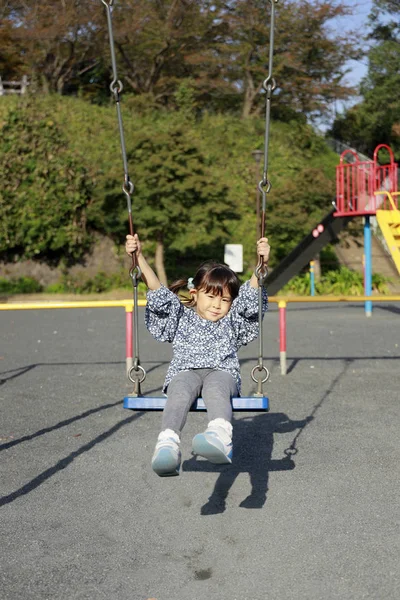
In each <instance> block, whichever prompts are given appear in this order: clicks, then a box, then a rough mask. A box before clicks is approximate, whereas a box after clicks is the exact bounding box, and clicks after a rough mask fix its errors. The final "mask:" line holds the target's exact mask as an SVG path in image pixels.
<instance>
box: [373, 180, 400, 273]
mask: <svg viewBox="0 0 400 600" xmlns="http://www.w3.org/2000/svg"><path fill="white" fill-rule="evenodd" d="M382 194H385V196H387V198H388V199H389V202H390V206H391V209H392V210H381V209H379V210H377V211H376V219H377V221H378V224H379V227H380V228H381V231H382V233H383V237H384V238H385V241H386V243H387V247H388V248H389V250H390V253H391V255H392V258H393V260H394V263H395V265H396V268H397V270H398V272H399V273H400V211H399V209H398V208H397V206H396V204H395V202H394V200H393V196H398V195H399V194H400V192H392V193H390V192H388V191H387V190H385V191H384V192H375V195H376V196H377V195H382Z"/></svg>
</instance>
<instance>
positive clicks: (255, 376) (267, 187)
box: [251, 0, 279, 396]
mask: <svg viewBox="0 0 400 600" xmlns="http://www.w3.org/2000/svg"><path fill="white" fill-rule="evenodd" d="M278 2H279V0H270V3H271V20H270V37H269V60H268V75H267V77H266V79H265V80H264V81H263V84H262V87H263V89H264V91H265V92H266V94H265V137H264V171H263V178H262V180H261V181H260V182H259V184H258V189H259V191H260V192H261V197H262V204H261V226H260V233H261V237H264V236H265V214H266V208H267V206H266V205H267V194H269V192H270V191H271V187H272V185H271V182H270V180H269V179H268V158H269V156H268V151H269V134H270V124H271V97H272V92H273V91H274V90H275V88H276V81H275V79H274V78H273V76H272V70H273V57H274V30H275V5H276V4H278ZM255 275H256V277H257V280H258V327H259V331H258V340H259V356H258V364H257V365H256V366H255V367H254V368H253V370H252V371H251V378H252V380H253V381H254V382H255V383H257V393H256V394H255V395H256V396H263V395H264V394H263V391H262V386H263V383H265V382H266V381H268V379H269V375H270V374H269V371H268V369H267V367H265V366H264V363H263V354H264V351H263V313H262V303H263V294H262V292H263V285H264V283H265V279H266V278H267V276H268V268H267V266H266V265H265V264H264V260H263V257H262V256H260V258H259V260H258V264H257V267H256V269H255Z"/></svg>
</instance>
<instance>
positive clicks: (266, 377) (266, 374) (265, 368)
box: [251, 365, 269, 383]
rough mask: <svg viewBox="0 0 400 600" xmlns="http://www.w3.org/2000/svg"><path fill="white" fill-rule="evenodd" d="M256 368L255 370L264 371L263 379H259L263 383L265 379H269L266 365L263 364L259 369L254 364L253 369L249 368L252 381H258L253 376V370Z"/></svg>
mask: <svg viewBox="0 0 400 600" xmlns="http://www.w3.org/2000/svg"><path fill="white" fill-rule="evenodd" d="M256 370H257V371H265V377H264V379H262V380H261V383H265V382H266V381H268V379H269V371H268V369H267V367H264V365H263V366H262V367H261V369H260V367H259V366H258V365H256V366H255V367H253V369H252V370H251V378H252V380H253V381H254V383H258V379H256V378H255V377H254V372H255V371H256Z"/></svg>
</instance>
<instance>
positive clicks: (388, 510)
mask: <svg viewBox="0 0 400 600" xmlns="http://www.w3.org/2000/svg"><path fill="white" fill-rule="evenodd" d="M140 319H141V322H142V320H143V309H140ZM264 322H265V362H266V364H267V366H268V367H269V368H270V370H271V379H270V381H269V383H268V384H266V386H265V390H266V392H267V394H268V396H269V398H270V403H271V411H270V412H269V413H268V414H266V413H236V414H235V421H234V462H233V465H232V466H225V465H223V466H214V465H211V464H209V463H207V462H206V461H203V460H199V459H197V458H196V457H193V456H191V439H192V437H193V436H194V435H195V434H196V433H198V432H199V431H202V430H203V429H204V428H205V426H206V421H207V419H206V415H205V413H199V412H197V413H190V414H189V418H188V422H187V424H186V427H185V429H184V432H183V436H182V438H183V443H182V449H183V459H184V460H183V466H182V472H181V475H180V476H179V477H175V478H159V477H157V476H156V475H155V474H154V473H153V472H152V470H151V467H150V460H151V456H152V453H153V448H154V444H155V441H156V438H157V435H158V432H159V427H160V422H161V414H160V413H159V412H132V411H128V410H125V409H123V408H122V398H123V396H124V395H125V394H126V393H127V392H129V391H130V389H131V386H130V385H128V384H127V383H126V379H125V342H124V339H125V331H124V328H125V315H124V311H123V310H121V309H85V310H82V309H81V310H48V311H21V312H18V311H15V312H0V331H1V350H0V357H1V358H0V380H1V386H0V398H1V409H2V415H1V430H0V438H1V440H0V444H1V447H0V449H1V451H2V452H1V459H2V460H1V479H0V481H1V492H2V499H1V502H0V505H1V545H0V552H1V584H0V597H1V598H2V600H21V599H23V600H28V599H35V600H36V599H40V600H42V599H51V600H64V599H68V600H70V599H78V598H79V599H88V600H89V599H90V600H92V599H93V600H94V599H96V600H97V599H99V600H101V599H103V598H107V599H111V600H113V599H116V600H125V599H126V600H128V599H129V600H147V599H150V598H151V599H157V600H214V599H215V600H265V599H269V598H271V599H274V600H290V599H292V598H293V599H296V600H303V599H304V600H317V599H318V600H319V599H321V600H322V599H324V600H325V599H328V600H329V599H343V600H349V599H350V600H358V599H366V598H367V599H369V598H370V599H373V600H384V599H391V600H397V599H398V598H399V597H400V574H399V556H400V548H399V545H400V544H399V496H400V476H399V475H400V474H399V446H400V445H399V441H398V436H399V400H400V360H399V359H400V305H399V304H397V305H396V304H388V305H382V304H379V305H378V304H377V305H376V306H374V311H373V316H372V318H369V319H368V318H366V317H365V315H364V309H363V306H362V305H361V304H338V305H331V304H329V305H328V304H327V305H320V304H316V305H315V304H313V305H306V304H299V305H289V308H288V368H289V372H288V374H287V375H286V376H284V377H283V376H281V374H280V368H279V342H278V311H277V308H276V306H275V305H273V306H271V309H270V311H269V313H268V314H267V316H266V318H265V321H264ZM140 334H141V361H142V364H143V366H144V367H145V368H146V370H147V372H148V376H147V379H146V381H145V383H144V386H143V387H144V392H145V393H147V394H157V393H159V392H160V388H161V384H162V381H163V378H164V374H165V371H166V368H167V363H168V360H169V359H170V356H171V354H170V353H171V348H170V346H169V345H167V344H160V343H157V342H155V341H154V340H152V338H151V337H150V336H149V334H148V333H147V332H146V331H145V329H144V326H143V325H141V328H140ZM257 352H258V345H257V343H256V342H253V343H252V344H251V345H249V346H248V347H246V348H244V349H242V351H241V359H242V375H243V387H244V389H243V392H244V393H246V394H247V393H249V392H250V391H251V384H250V376H249V374H250V370H251V368H252V367H253V366H254V365H255V364H256V362H257Z"/></svg>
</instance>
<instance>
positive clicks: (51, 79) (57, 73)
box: [3, 0, 104, 93]
mask: <svg viewBox="0 0 400 600" xmlns="http://www.w3.org/2000/svg"><path fill="white" fill-rule="evenodd" d="M6 7H7V10H6V9H4V11H3V12H4V20H3V21H4V25H3V27H4V30H5V31H7V32H8V35H9V38H10V40H11V41H12V43H13V44H14V45H15V48H14V60H16V61H18V62H19V63H20V64H21V65H22V64H23V72H24V73H27V74H28V75H29V77H30V78H31V80H32V81H33V82H34V84H35V85H36V87H38V88H39V89H40V90H41V91H44V92H45V93H49V92H58V93H63V92H64V90H65V87H66V85H67V84H68V83H69V82H71V81H72V80H74V79H75V78H79V77H81V76H82V75H84V74H85V73H86V72H87V71H89V70H91V69H93V68H94V67H95V66H96V65H97V64H98V62H99V46H98V38H99V37H100V36H101V33H102V27H101V25H99V24H98V21H99V19H100V17H101V16H103V15H102V14H101V9H100V7H99V6H96V4H95V3H90V2H80V1H79V0H61V1H60V0H30V1H29V2H25V1H22V0H8V1H7V2H6ZM103 29H104V28H103ZM103 43H104V34H103ZM21 68H22V67H21Z"/></svg>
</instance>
